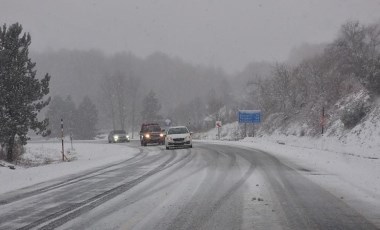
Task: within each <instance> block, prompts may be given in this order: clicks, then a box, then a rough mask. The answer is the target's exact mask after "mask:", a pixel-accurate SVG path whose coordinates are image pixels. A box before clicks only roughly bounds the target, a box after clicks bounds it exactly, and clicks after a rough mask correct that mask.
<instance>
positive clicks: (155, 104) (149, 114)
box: [141, 90, 162, 122]
mask: <svg viewBox="0 0 380 230" xmlns="http://www.w3.org/2000/svg"><path fill="white" fill-rule="evenodd" d="M142 103H143V104H142V111H141V116H142V121H143V122H158V121H159V120H161V119H162V117H161V116H160V115H159V112H160V110H161V104H160V102H159V101H158V99H157V98H156V93H155V92H154V91H153V90H151V91H150V92H149V93H148V95H146V96H145V98H144V99H143V102H142Z"/></svg>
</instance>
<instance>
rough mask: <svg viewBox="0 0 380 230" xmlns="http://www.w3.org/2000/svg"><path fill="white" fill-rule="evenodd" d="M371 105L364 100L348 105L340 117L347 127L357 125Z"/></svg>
mask: <svg viewBox="0 0 380 230" xmlns="http://www.w3.org/2000/svg"><path fill="white" fill-rule="evenodd" d="M369 109H370V108H369V106H368V105H366V104H365V103H364V102H356V103H354V104H352V105H351V106H348V107H347V108H346V109H345V110H344V111H343V114H342V116H341V118H340V120H341V121H342V122H343V124H344V127H345V128H347V129H350V128H353V127H355V126H356V125H357V124H358V123H359V122H360V120H361V119H362V118H363V117H364V116H365V115H366V114H367V112H368V111H369Z"/></svg>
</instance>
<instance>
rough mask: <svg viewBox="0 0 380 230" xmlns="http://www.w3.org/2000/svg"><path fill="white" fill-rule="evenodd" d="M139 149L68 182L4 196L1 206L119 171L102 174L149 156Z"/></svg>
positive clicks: (0, 201)
mask: <svg viewBox="0 0 380 230" xmlns="http://www.w3.org/2000/svg"><path fill="white" fill-rule="evenodd" d="M139 149H140V152H139V153H138V154H136V155H135V156H133V157H132V158H129V159H127V160H125V161H122V162H118V163H112V164H109V165H106V166H101V167H100V168H97V169H95V170H90V171H87V172H84V173H82V174H79V176H75V177H72V178H69V179H66V180H64V181H62V182H58V183H55V184H52V185H48V186H46V187H42V188H39V189H35V190H32V191H28V192H24V193H19V194H17V195H14V194H12V195H10V196H9V197H7V195H2V196H0V197H4V196H5V198H2V199H1V200H0V206H2V205H6V204H10V203H13V202H16V201H19V200H22V199H26V198H29V197H32V196H35V195H41V194H42V193H46V192H49V191H52V190H55V189H58V188H62V187H65V186H68V185H72V184H75V183H78V182H80V181H83V180H87V179H90V178H93V177H96V176H99V175H101V174H105V173H109V172H113V171H117V170H118V169H119V168H116V169H110V170H107V171H104V172H101V171H103V170H106V169H107V168H111V167H115V166H120V165H123V164H125V163H129V162H130V161H133V160H136V159H137V160H142V159H144V158H145V157H146V156H147V155H148V153H146V152H144V151H143V149H142V148H139ZM91 174H94V175H91ZM89 175H91V176H89ZM36 186H38V184H37V185H32V186H29V187H26V188H22V189H19V190H25V189H28V188H32V187H36ZM16 191H17V190H16Z"/></svg>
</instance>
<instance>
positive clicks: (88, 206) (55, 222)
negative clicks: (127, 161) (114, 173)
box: [19, 152, 177, 230]
mask: <svg viewBox="0 0 380 230" xmlns="http://www.w3.org/2000/svg"><path fill="white" fill-rule="evenodd" d="M176 156H177V154H176V153H175V152H173V153H172V154H171V156H170V158H169V159H168V160H166V161H165V162H163V163H162V164H160V165H159V166H158V167H156V168H155V169H153V170H151V171H149V172H148V173H146V174H144V175H142V176H140V177H138V178H136V179H134V180H132V181H129V182H127V183H124V184H122V185H119V186H117V187H115V188H113V189H110V190H107V191H105V192H103V193H101V194H99V195H96V196H94V197H92V198H89V199H87V200H85V201H83V202H81V203H77V204H73V205H71V206H70V207H68V208H66V209H63V210H61V211H58V212H56V213H53V214H51V215H49V216H46V217H44V218H42V219H39V220H37V221H34V222H32V223H30V224H28V225H26V226H24V227H21V228H19V229H20V230H28V229H32V228H36V227H38V226H40V225H42V224H46V223H47V224H46V225H44V226H42V227H40V228H38V229H54V228H57V227H59V226H61V225H63V224H65V223H66V222H68V221H70V220H72V219H75V218H76V217H78V216H80V215H82V214H84V213H86V212H89V211H90V210H92V209H94V208H96V207H98V206H99V205H101V204H103V203H105V202H107V201H108V200H110V199H112V198H114V197H116V196H118V195H120V194H122V193H124V192H126V191H128V190H130V189H131V188H133V187H134V186H136V185H138V184H140V183H141V182H143V181H145V180H146V179H147V178H149V177H151V176H153V175H154V174H156V173H158V172H160V171H162V170H164V169H166V166H167V165H169V164H170V163H171V162H172V161H173V160H174V159H175V158H176ZM50 221H51V222H50ZM49 222H50V223H49Z"/></svg>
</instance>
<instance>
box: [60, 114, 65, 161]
mask: <svg viewBox="0 0 380 230" xmlns="http://www.w3.org/2000/svg"><path fill="white" fill-rule="evenodd" d="M61 139H62V161H65V148H64V146H63V119H62V118H61Z"/></svg>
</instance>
